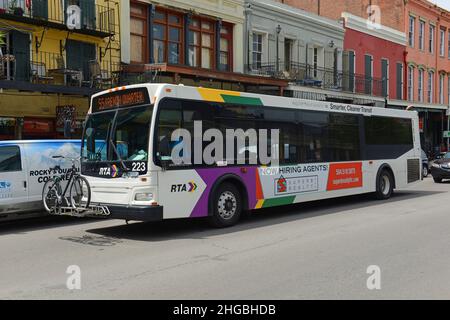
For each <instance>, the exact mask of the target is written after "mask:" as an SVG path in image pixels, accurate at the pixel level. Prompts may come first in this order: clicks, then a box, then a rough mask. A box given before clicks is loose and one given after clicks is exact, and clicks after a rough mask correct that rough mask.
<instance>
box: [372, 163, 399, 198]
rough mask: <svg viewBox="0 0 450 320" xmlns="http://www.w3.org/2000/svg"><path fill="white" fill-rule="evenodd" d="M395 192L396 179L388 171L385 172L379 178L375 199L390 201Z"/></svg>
mask: <svg viewBox="0 0 450 320" xmlns="http://www.w3.org/2000/svg"><path fill="white" fill-rule="evenodd" d="M393 192H394V179H393V177H392V174H391V173H390V172H389V171H388V170H383V171H381V172H380V174H379V175H378V177H377V186H376V191H375V198H376V199H378V200H385V199H389V198H390V197H391V195H392V193H393Z"/></svg>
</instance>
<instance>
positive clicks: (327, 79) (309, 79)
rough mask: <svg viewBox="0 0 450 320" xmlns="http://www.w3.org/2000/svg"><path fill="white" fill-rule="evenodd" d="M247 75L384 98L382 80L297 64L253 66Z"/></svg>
mask: <svg viewBox="0 0 450 320" xmlns="http://www.w3.org/2000/svg"><path fill="white" fill-rule="evenodd" d="M245 70H246V72H247V73H248V74H252V75H259V76H266V77H274V78H278V79H286V80H289V81H291V82H293V83H296V84H298V85H301V86H309V87H315V88H321V89H326V90H333V91H342V92H349V93H358V94H365V95H373V96H377V97H384V92H383V91H385V90H386V89H385V87H384V86H383V79H380V78H374V77H366V76H365V75H361V74H355V73H350V72H344V71H340V70H335V69H329V68H321V67H317V66H314V65H311V64H304V63H297V62H287V63H286V62H279V63H278V66H277V63H276V62H272V63H254V64H251V65H247V66H246V68H245Z"/></svg>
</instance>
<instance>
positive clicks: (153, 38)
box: [121, 0, 287, 94]
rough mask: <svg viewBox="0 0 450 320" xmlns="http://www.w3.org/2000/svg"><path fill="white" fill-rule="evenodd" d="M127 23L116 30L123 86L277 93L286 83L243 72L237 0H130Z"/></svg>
mask: <svg viewBox="0 0 450 320" xmlns="http://www.w3.org/2000/svg"><path fill="white" fill-rule="evenodd" d="M129 21H130V23H129V25H128V26H126V27H124V28H123V29H122V43H123V44H124V45H123V47H122V56H123V59H122V61H123V62H124V63H125V64H126V65H124V66H123V73H122V78H121V83H123V84H130V83H136V82H143V81H145V82H168V83H176V84H185V85H193V86H203V87H211V88H220V89H229V90H246V91H258V90H260V89H261V88H267V89H268V90H274V92H275V93H278V94H279V93H280V92H281V90H282V89H283V88H284V87H285V86H286V85H287V82H286V81H285V80H282V79H272V78H267V77H261V76H258V75H246V74H244V73H243V71H244V61H243V58H244V54H243V45H242V44H243V42H244V39H243V37H244V23H245V15H244V2H243V0H208V1H206V0H191V1H187V0H158V1H144V0H142V1H131V2H130V18H129ZM124 25H125V24H124ZM127 43H128V44H129V45H128V46H127V45H126V44H127Z"/></svg>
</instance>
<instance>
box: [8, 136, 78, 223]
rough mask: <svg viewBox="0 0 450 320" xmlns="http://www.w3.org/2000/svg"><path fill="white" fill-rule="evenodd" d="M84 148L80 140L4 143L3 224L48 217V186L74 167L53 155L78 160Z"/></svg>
mask: <svg viewBox="0 0 450 320" xmlns="http://www.w3.org/2000/svg"><path fill="white" fill-rule="evenodd" d="M80 149H81V141H80V140H35V141H25V140H23V141H0V221H5V220H14V219H19V218H28V217H35V216H40V215H44V214H45V212H44V211H43V205H42V188H43V186H44V183H45V182H46V181H47V180H48V179H49V178H50V177H51V176H55V175H65V174H67V171H68V169H69V168H70V167H71V163H67V162H66V161H62V160H60V159H53V158H52V156H54V155H62V156H66V157H73V158H75V157H78V156H79V154H80ZM56 166H59V168H58V170H50V168H51V167H56Z"/></svg>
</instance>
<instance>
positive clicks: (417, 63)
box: [405, 0, 450, 153]
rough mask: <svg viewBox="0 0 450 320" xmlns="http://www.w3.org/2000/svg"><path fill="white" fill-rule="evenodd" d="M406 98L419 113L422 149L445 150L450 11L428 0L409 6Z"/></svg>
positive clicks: (449, 101)
mask: <svg viewBox="0 0 450 320" xmlns="http://www.w3.org/2000/svg"><path fill="white" fill-rule="evenodd" d="M405 29H406V30H407V34H408V36H407V55H406V59H405V62H406V66H407V82H406V84H407V85H406V89H405V90H406V91H405V92H406V99H407V100H408V104H411V105H413V106H414V107H415V108H416V110H417V111H419V118H420V128H421V137H422V146H423V148H424V149H425V150H426V151H427V152H430V153H435V152H438V151H439V149H440V148H443V146H442V145H443V144H445V143H446V142H447V141H444V139H443V137H442V131H443V130H447V116H446V114H445V111H446V110H447V108H448V105H449V104H450V12H448V11H446V10H444V9H442V8H439V7H437V6H436V5H434V4H432V3H430V2H428V1H426V0H410V1H408V3H407V5H406V11H405Z"/></svg>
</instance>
